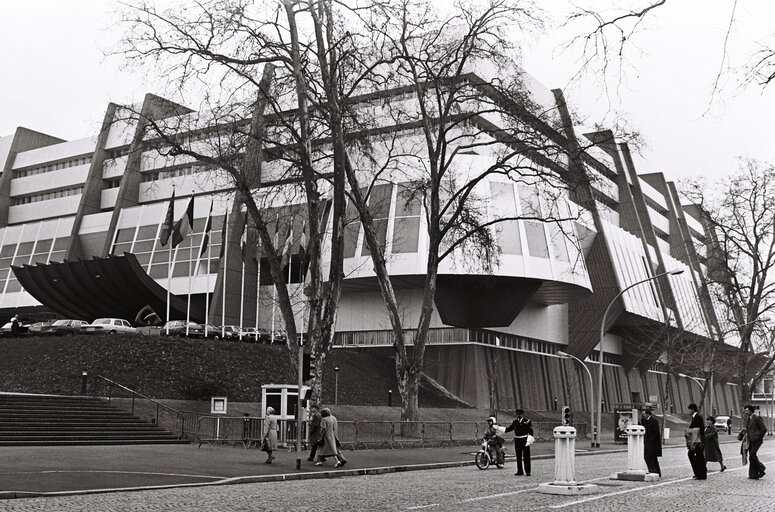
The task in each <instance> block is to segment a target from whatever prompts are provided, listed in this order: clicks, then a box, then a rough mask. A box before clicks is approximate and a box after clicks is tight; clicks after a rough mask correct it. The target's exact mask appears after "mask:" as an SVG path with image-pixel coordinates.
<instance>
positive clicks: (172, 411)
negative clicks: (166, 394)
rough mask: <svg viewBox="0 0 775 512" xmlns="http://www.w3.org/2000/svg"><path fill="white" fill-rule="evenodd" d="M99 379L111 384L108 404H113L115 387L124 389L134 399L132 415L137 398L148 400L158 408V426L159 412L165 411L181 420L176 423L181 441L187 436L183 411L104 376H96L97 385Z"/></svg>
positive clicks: (156, 421) (157, 422)
mask: <svg viewBox="0 0 775 512" xmlns="http://www.w3.org/2000/svg"><path fill="white" fill-rule="evenodd" d="M97 379H101V380H103V381H105V382H107V383H108V384H109V386H108V396H107V398H108V403H111V401H112V393H111V391H112V390H113V386H115V387H117V388H120V389H123V390H124V391H127V392H128V393H130V395H131V397H132V408H131V414H134V413H135V397H140V398H142V399H143V400H147V401H149V402H150V403H152V404H154V405H155V406H156V415H155V417H154V422H155V423H156V425H159V416H160V415H159V412H160V411H161V410H164V411H166V412H168V413H170V414H172V415H174V416H175V418H176V420H180V421H179V422H176V423H179V424H180V430H179V432H177V434H178V438H179V439H180V438H183V436H184V435H185V429H184V427H185V414H184V413H183V412H181V411H179V410H177V409H174V408H172V407H170V406H168V405H164V404H163V403H161V402H158V401H157V400H154V399H153V398H151V397H148V396H145V395H143V394H142V393H140V392H137V391H135V390H133V389H131V388H128V387H126V386H124V385H123V384H119V383H118V382H115V381H113V380H111V379H109V378H107V377H105V376H103V375H97V376H95V379H94V380H95V383H96V381H97ZM94 394H95V395H96V389H95V393H94ZM176 426H177V425H176Z"/></svg>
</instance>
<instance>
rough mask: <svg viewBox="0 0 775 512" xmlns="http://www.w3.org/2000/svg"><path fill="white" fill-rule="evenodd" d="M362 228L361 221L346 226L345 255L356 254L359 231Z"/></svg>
mask: <svg viewBox="0 0 775 512" xmlns="http://www.w3.org/2000/svg"><path fill="white" fill-rule="evenodd" d="M360 230H361V225H360V224H359V223H352V224H348V225H347V226H345V228H344V257H345V258H352V257H354V256H355V246H356V245H357V244H358V233H359V232H360Z"/></svg>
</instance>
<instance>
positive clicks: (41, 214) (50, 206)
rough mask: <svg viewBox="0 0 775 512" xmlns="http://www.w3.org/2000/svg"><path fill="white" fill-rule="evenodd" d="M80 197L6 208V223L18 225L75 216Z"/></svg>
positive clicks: (74, 196)
mask: <svg viewBox="0 0 775 512" xmlns="http://www.w3.org/2000/svg"><path fill="white" fill-rule="evenodd" d="M80 201H81V195H80V194H76V195H73V196H67V197H58V198H56V199H48V200H46V201H38V202H37V203H28V204H20V205H16V206H11V207H9V208H8V222H9V223H10V224H18V223H22V222H30V221H34V220H39V219H49V218H52V217H64V216H69V215H75V214H76V212H77V211H78V204H79V203H80Z"/></svg>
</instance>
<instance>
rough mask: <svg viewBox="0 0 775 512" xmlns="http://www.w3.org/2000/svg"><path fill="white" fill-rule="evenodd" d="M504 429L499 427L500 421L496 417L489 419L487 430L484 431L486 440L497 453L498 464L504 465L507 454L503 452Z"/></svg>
mask: <svg viewBox="0 0 775 512" xmlns="http://www.w3.org/2000/svg"><path fill="white" fill-rule="evenodd" d="M502 432H503V428H502V427H499V426H498V420H497V419H495V416H490V417H489V418H487V429H486V430H485V431H484V440H485V441H487V446H489V447H490V448H491V449H492V450H493V451H494V453H495V457H496V458H497V461H498V463H500V464H503V463H504V461H505V460H506V453H505V452H504V451H503V442H504V439H503V434H502Z"/></svg>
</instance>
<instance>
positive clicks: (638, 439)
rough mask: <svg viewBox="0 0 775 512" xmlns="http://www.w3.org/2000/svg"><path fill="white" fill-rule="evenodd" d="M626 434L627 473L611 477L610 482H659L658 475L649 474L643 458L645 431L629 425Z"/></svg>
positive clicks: (642, 428)
mask: <svg viewBox="0 0 775 512" xmlns="http://www.w3.org/2000/svg"><path fill="white" fill-rule="evenodd" d="M626 432H627V471H622V472H620V473H616V474H614V475H612V476H611V480H635V481H639V482H653V481H656V480H659V475H658V474H656V473H649V471H648V467H647V466H646V459H644V458H643V448H644V444H643V439H644V436H645V435H646V429H645V428H644V427H642V426H641V425H634V424H631V425H629V426H628V427H627V429H626Z"/></svg>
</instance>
